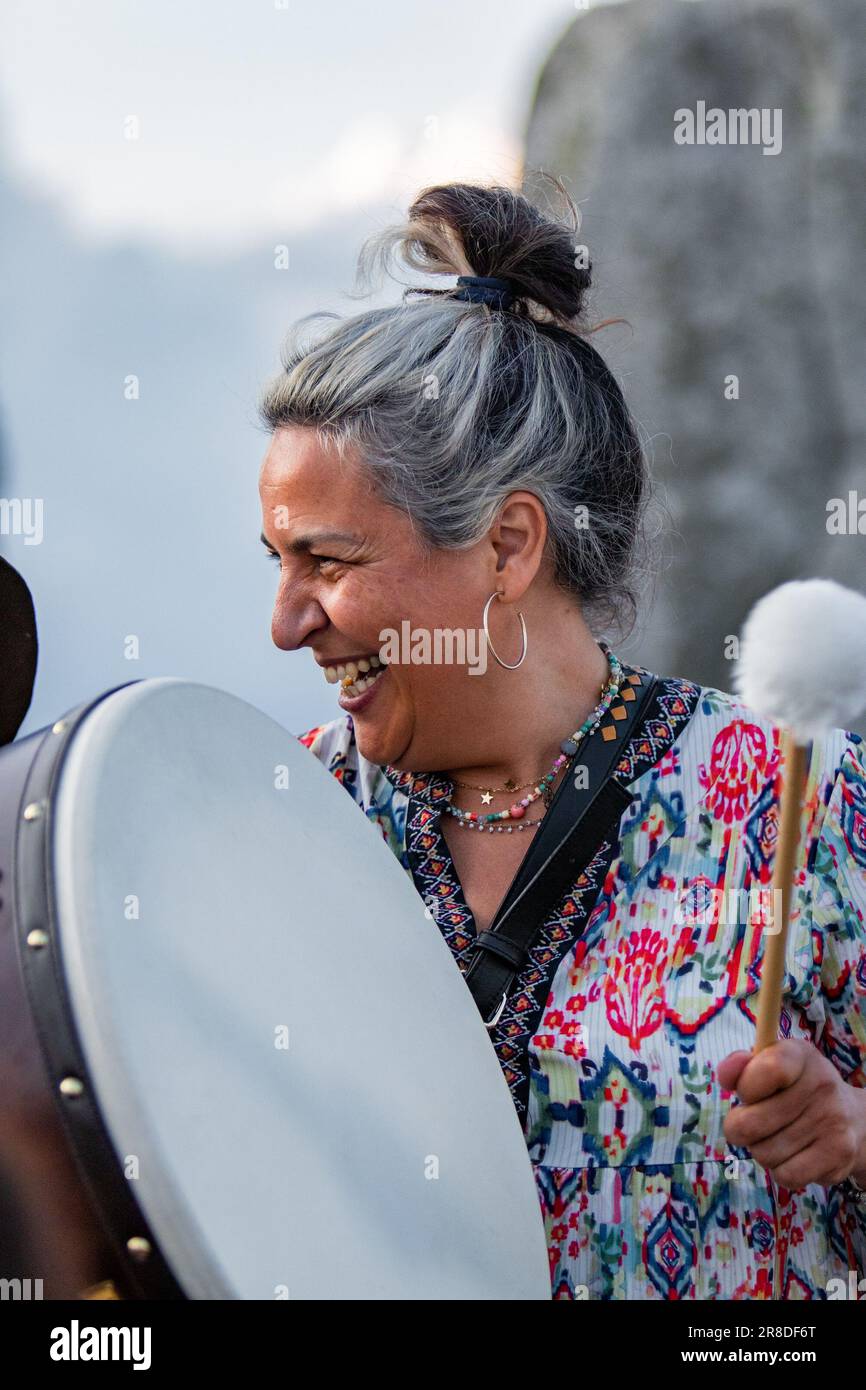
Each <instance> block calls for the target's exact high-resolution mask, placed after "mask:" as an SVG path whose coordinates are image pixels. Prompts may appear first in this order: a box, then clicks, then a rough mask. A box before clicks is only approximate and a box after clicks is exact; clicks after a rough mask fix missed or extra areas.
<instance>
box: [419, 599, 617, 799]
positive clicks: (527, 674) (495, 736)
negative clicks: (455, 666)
mask: <svg viewBox="0 0 866 1390" xmlns="http://www.w3.org/2000/svg"><path fill="white" fill-rule="evenodd" d="M563 635H564V634H557V633H555V632H552V631H551V630H550V629H549V628H548V629H547V630H546V632H545V638H546V640H545V643H544V647H545V650H540V649H539V644H536V647H535V651H534V652H532V653H531V654H530V655H528V656H527V663H528V662H529V661H530V660H531V661H532V666H531V667H529V668H528V669H527V670H525V671H524V669H523V668H522V667H520V668H518V670H517V671H515V672H510V671H505V670H501V669H498V668H497V671H496V675H497V677H498V679H497V681H496V695H495V696H494V695H493V691H491V697H492V698H491V709H490V711H489V716H490V717H489V722H487V724H486V731H485V737H484V739H483V740H482V744H487V745H489V748H490V756H489V758H486V757H485V756H484V752H485V751H486V750H482V752H481V754H480V756H479V754H478V753H475V756H474V757H471V756H467V759H466V761H465V762H461V763H460V764H459V765H455V766H453V767H449V768H448V769H447V770H446V771H445V776H447V777H449V778H450V779H451V780H452V781H456V782H463V783H467V782H468V783H472V784H474V785H475V786H483V787H491V788H492V787H503V786H504V785H505V783H506V782H510V783H512V784H514V786H516V787H519V786H523V785H524V784H526V783H534V782H535V781H536V780H537V779H538V778H539V777H540V776H541V775H543V774H545V773H546V772H548V771H549V770H550V768H551V766H552V764H553V762H554V760H555V759H556V758H557V757H558V755H559V753H560V751H561V750H560V745H561V744H562V742H563V740H564V739H566V738H569V737H570V736H571V735H572V734H573V733H574V732H575V731H576V730H577V729H578V728H579V727H580V725H581V724H582V723H583V721H584V720H585V719H586V718H587V716H588V715H590V714H591V713H592V711H593V710H594V709H595V707H596V705H597V704H598V702H599V700H600V699H601V690H602V686H603V685H604V684H605V683H606V681H607V679H608V676H609V671H610V668H609V665H608V661H607V657H606V656H605V654H604V652H603V651H602V650H601V648H600V647H599V645H598V643H597V642H596V640H595V638H594V637H593V636H592V634H591V633H590V631H589V629H588V628H587V627H586V626H585V624H584V623H583V621H582V620H581V621H580V626H579V629H578V632H577V633H576V634H575V633H574V632H573V631H572V632H571V633H569V635H568V640H566V641H563V640H561V639H562V637H563ZM558 638H559V639H560V640H557V639H558ZM489 671H490V668H488V673H489ZM508 677H512V678H513V677H519V678H520V679H519V680H513V679H512V680H511V681H509V682H508V684H506V681H507V678H508ZM473 751H474V750H473ZM459 790H460V789H459V788H458V791H459ZM460 799H461V798H460V797H459V796H457V795H455V798H454V800H455V802H459V800H460ZM494 809H496V808H494Z"/></svg>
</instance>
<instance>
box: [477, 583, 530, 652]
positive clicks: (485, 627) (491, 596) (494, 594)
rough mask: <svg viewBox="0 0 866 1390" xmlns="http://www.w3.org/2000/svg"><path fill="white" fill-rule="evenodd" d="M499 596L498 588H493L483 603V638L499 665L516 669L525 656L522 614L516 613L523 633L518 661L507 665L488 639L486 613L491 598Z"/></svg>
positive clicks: (524, 629) (488, 609) (524, 626)
mask: <svg viewBox="0 0 866 1390" xmlns="http://www.w3.org/2000/svg"><path fill="white" fill-rule="evenodd" d="M501 597H502V595H501V594H500V592H499V590H498V589H495V590H494V591H493V593H492V594H491V595H490V597H489V599H488V600H487V602H486V603H485V605H484V618H483V619H482V622H483V625H484V636H485V638H486V640H487V645H488V647H489V648H490V650H491V651H492V653H493V656H494V658H495V660H496V661H498V662H499V665H500V666H504V667H505V669H506V671H516V670H517V668H518V666H522V665H523V661H524V658H525V656H526V623H525V622H524V620H523V614H522V613H518V615H517V616H518V618H519V619H520V631H521V633H522V635H523V651H522V652H521V653H520V659H519V660H518V661H515V662H514V664H513V666H509V664H508V662H507V661H503V660H502V658H501V657H499V656H497V655H496V648H495V647H494V645H493V643H492V642H491V640H490V629H489V627H488V626H487V614H488V613H489V612H490V605H491V603H492V602H493V600H494V599H495V598H501Z"/></svg>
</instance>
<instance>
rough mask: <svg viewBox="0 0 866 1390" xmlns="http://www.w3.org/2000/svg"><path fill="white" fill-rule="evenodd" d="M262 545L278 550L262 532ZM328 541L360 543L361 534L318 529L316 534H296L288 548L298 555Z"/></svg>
mask: <svg viewBox="0 0 866 1390" xmlns="http://www.w3.org/2000/svg"><path fill="white" fill-rule="evenodd" d="M259 539H260V540H261V542H262V545H264V546H267V548H268V550H276V546H274V545H272V544H271V542H270V541H269V540H268V538H267V536H266V535H265V533H264V531H263V532H262V534H261V536H260V538H259ZM327 541H348V542H349V544H350V545H360V544H361V539H360V537H359V536H353V535H351V534H350V533H349V532H348V531H318V532H316V533H315V534H314V535H312V534H311V535H307V536H296V537H295V539H294V540H293V541H289V543H288V545H287V546H286V549H287V550H288V551H290V552H291V553H292V554H294V555H297V554H299V553H300V552H301V551H305V550H311V549H312V547H313V546H314V545H323V544H325V542H327Z"/></svg>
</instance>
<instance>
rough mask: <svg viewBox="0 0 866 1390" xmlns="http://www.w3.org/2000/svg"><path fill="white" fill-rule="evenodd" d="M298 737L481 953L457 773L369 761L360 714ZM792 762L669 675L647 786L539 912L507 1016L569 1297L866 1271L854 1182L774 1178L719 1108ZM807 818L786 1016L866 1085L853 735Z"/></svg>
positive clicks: (788, 1029) (460, 953) (458, 956)
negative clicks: (462, 866)
mask: <svg viewBox="0 0 866 1390" xmlns="http://www.w3.org/2000/svg"><path fill="white" fill-rule="evenodd" d="M626 671H627V673H628V672H632V673H633V672H640V673H641V674H644V675H645V674H647V673H646V672H645V670H644V668H642V667H638V666H634V665H631V666H629V665H626ZM302 742H303V743H305V744H306V745H307V746H308V747H309V748H310V749H311V750H312V751H313V753H314V754H316V756H317V757H318V758H320V759H321V761H322V762H323V764H324V765H325V767H327V768H328V769H329V770H330V771H331V772H332V773H333V774H334V776H335V777H337V778H338V780H339V781H340V782H342V784H343V786H344V787H345V788H346V790H347V792H348V793H349V794H350V796H352V798H353V799H354V800H355V801H356V802H357V804H358V805H359V807H360V808H361V809H362V810H363V811H364V814H365V815H366V816H367V817H368V819H369V820H371V821H372V822H373V823H374V824H375V825H376V826H378V828H379V830H380V832H381V834H382V835H383V836H384V838H385V840H386V842H387V843H388V845H389V846H390V847H391V849H392V850H393V851H394V853H395V855H396V856H397V857H398V859H399V860H400V863H401V864H402V865H403V867H404V868H405V869H406V870H407V872H408V873H409V874H410V876H411V878H412V881H413V883H414V885H415V887H416V888H417V889H418V892H419V893H420V894H421V895H422V896H423V897H424V899H425V900H426V902H427V903H428V905H429V906H430V907H431V909H432V914H433V917H434V920H435V922H436V923H437V924H438V927H439V930H440V931H441V932H442V935H443V937H444V938H445V940H446V942H447V943H448V946H449V947H450V949H451V951H452V953H453V955H454V957H455V960H456V962H457V964H458V966H459V967H460V968H461V969H463V970H465V969H466V967H467V965H468V963H469V961H470V960H471V958H472V954H473V938H474V935H475V926H474V922H473V918H472V914H471V912H470V910H469V907H468V906H467V903H466V900H465V898H464V895H463V892H462V889H461V886H460V882H459V880H458V878H457V874H456V872H455V869H454V865H453V862H452V860H451V857H450V855H449V852H448V847H447V845H446V843H445V839H444V836H443V834H442V831H441V827H440V819H441V814H442V812H441V806H442V802H443V801H444V800H445V799H446V798H447V797H448V796H449V794H450V790H451V787H450V783H449V781H448V780H447V778H445V777H444V776H442V775H441V774H438V773H432V774H431V773H427V774H419V773H411V772H398V771H396V770H395V769H393V768H381V767H378V766H376V765H374V764H371V763H369V762H367V761H366V759H364V758H363V757H361V756H360V754H359V752H358V749H357V746H356V744H355V739H354V733H353V728H352V721H351V718H350V717H348V716H343V717H342V718H339V719H336V720H334V721H333V722H331V723H328V724H325V725H322V726H321V727H319V728H316V729H312V730H310V731H309V732H308V733H306V734H304V735H303V736H302ZM779 766H780V737H779V730H778V728H776V727H774V726H773V725H772V724H771V723H769V722H767V721H764V720H762V719H760V718H758V717H756V716H755V714H754V713H753V712H752V711H751V710H749V709H747V708H746V707H745V706H744V705H742V704H740V703H738V702H737V700H736V699H735V698H734V697H732V696H731V695H727V694H725V693H723V692H722V691H719V690H715V689H711V688H707V687H701V686H698V685H695V684H693V683H691V682H689V681H687V680H681V679H677V678H662V679H660V681H659V683H658V685H657V687H656V690H655V693H654V695H653V696H652V697H651V708H650V710H649V713H648V716H647V718H646V719H645V720H644V721H643V723H642V726H641V728H640V729H639V730H638V731H637V732H636V733H635V734H634V735H633V736H632V738H631V740H630V742H628V743H627V744H626V745H625V746H624V748H623V752H622V756H621V758H620V761H619V763H618V764H617V767H616V769H615V775H616V777H617V778H618V780H620V781H621V782H622V783H623V785H624V786H626V787H627V789H628V791H629V792H630V793H631V795H632V801H631V805H630V807H627V808H626V810H625V812H624V813H623V815H622V818H621V820H620V822H619V826H618V828H617V832H616V834H615V835H611V836H610V837H609V839H608V840H606V841H605V842H603V843H602V845H601V846H600V847H599V849H598V851H597V853H596V854H595V857H594V858H593V859H592V860H591V862H590V863H589V865H588V867H587V868H586V870H585V871H584V872H583V873H582V874H581V875H580V877H579V878H578V880H577V882H576V883H575V884H574V885H573V887H572V889H571V891H570V892H569V893H568V894H567V895H566V896H565V897H563V899H562V900H561V901H560V903H559V904H558V906H557V907H556V908H555V909H554V910H553V911H552V912H551V913H550V915H549V916H548V917H547V919H546V920H545V922H544V923H543V926H542V927H541V929H540V931H539V932H538V933H537V935H536V938H535V941H534V944H533V947H532V950H531V953H530V958H529V961H528V964H527V965H526V967H525V969H524V970H523V972H522V974H521V975H520V976H519V977H518V979H517V981H516V982H515V985H514V988H513V989H512V991H511V995H510V997H509V1000H508V1004H507V1007H506V1009H505V1010H504V1012H503V1014H502V1016H501V1018H500V1020H499V1023H498V1025H497V1026H496V1027H495V1029H493V1030H492V1031H491V1034H490V1036H491V1040H492V1043H493V1046H494V1048H495V1050H496V1053H497V1055H498V1057H499V1061H500V1063H501V1066H502V1070H503V1072H504V1075H505V1078H506V1081H507V1082H508V1086H509V1088H510V1091H511V1095H512V1098H513V1100H514V1105H515V1107H516V1109H517V1113H518V1116H519V1117H520V1120H521V1123H522V1125H523V1128H524V1133H525V1136H526V1142H527V1145H528V1148H529V1155H530V1158H531V1161H532V1165H533V1171H534V1174H535V1180H536V1186H537V1190H538V1196H539V1200H540V1203H541V1210H542V1214H543V1217H544V1223H545V1229H546V1234H547V1243H548V1250H549V1257H550V1277H551V1290H552V1296H553V1298H556V1299H582V1298H591V1299H684V1298H691V1299H761V1298H776V1297H779V1296H781V1297H782V1298H790V1299H809V1298H817V1299H826V1298H828V1297H839V1296H843V1295H840V1294H839V1292H838V1289H839V1285H830V1283H829V1281H830V1280H834V1279H835V1280H842V1281H844V1284H845V1286H846V1288H849V1287H850V1280H851V1277H852V1276H851V1274H850V1271H856V1274H857V1278H863V1277H864V1276H866V1213H864V1212H863V1211H862V1210H859V1209H858V1208H857V1207H856V1206H855V1204H854V1203H853V1202H852V1201H850V1199H847V1198H846V1196H845V1189H844V1187H843V1186H842V1185H839V1186H834V1187H829V1188H825V1187H822V1186H818V1185H817V1184H812V1185H810V1186H809V1187H807V1188H805V1189H804V1190H802V1191H799V1192H790V1191H788V1190H787V1189H785V1188H781V1187H776V1185H775V1184H774V1183H773V1181H772V1179H771V1178H770V1175H769V1173H768V1172H767V1171H766V1170H764V1169H763V1168H761V1167H760V1166H759V1165H758V1164H756V1163H755V1162H754V1161H753V1160H751V1159H750V1158H749V1155H748V1153H747V1151H746V1150H745V1149H734V1148H732V1147H731V1146H730V1145H729V1144H728V1143H727V1142H726V1140H725V1137H724V1135H723V1132H722V1123H723V1120H724V1117H725V1115H726V1113H727V1111H728V1109H729V1107H730V1105H731V1103H732V1101H733V1097H732V1096H731V1094H730V1092H728V1091H725V1090H723V1089H722V1087H721V1086H720V1085H719V1082H718V1080H717V1069H718V1065H719V1063H720V1062H721V1060H722V1058H724V1057H726V1056H727V1055H728V1053H730V1052H733V1051H735V1050H737V1049H740V1048H745V1049H751V1047H752V1045H753V1042H754V1027H755V995H756V991H757V989H758V984H759V980H760V965H761V955H762V922H763V920H764V917H763V914H764V912H765V910H766V908H767V906H768V899H767V892H768V888H769V884H770V880H771V871H772V857H773V847H774V841H775V836H776V828H777V809H778V791H779V785H778V780H777V779H778V771H779ZM801 831H802V833H801V851H802V853H801V858H800V861H799V869H798V873H797V877H796V883H795V891H794V897H793V901H792V917H791V922H790V928H789V940H788V954H787V979H786V992H785V997H784V1001H783V1011H782V1032H783V1034H784V1036H785V1037H792V1038H799V1039H811V1040H812V1041H813V1042H814V1044H815V1045H816V1046H817V1047H818V1048H820V1049H821V1051H822V1052H823V1053H824V1054H825V1055H826V1056H827V1057H828V1058H829V1059H830V1060H831V1061H832V1062H833V1064H834V1065H835V1066H836V1067H837V1068H838V1070H839V1072H840V1073H841V1075H842V1076H843V1078H845V1079H846V1080H847V1081H848V1082H849V1083H850V1084H852V1085H855V1086H860V1087H862V1086H866V772H864V757H863V745H862V740H861V739H860V737H859V735H857V734H853V733H847V732H845V731H843V730H841V729H834V730H832V731H831V732H830V733H829V734H828V735H826V736H825V737H822V738H821V739H816V740H815V741H814V743H813V744H811V745H810V747H809V756H808V782H807V786H806V799H805V805H804V808H803V814H802V822H801ZM762 890H763V891H762ZM780 1290H781V1293H780V1292H779V1291H780Z"/></svg>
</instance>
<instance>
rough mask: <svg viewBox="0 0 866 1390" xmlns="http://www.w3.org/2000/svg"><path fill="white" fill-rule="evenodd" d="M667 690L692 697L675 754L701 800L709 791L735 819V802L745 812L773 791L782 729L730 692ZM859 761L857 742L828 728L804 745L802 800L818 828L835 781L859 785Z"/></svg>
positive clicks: (695, 686) (694, 686)
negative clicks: (725, 804)
mask: <svg viewBox="0 0 866 1390" xmlns="http://www.w3.org/2000/svg"><path fill="white" fill-rule="evenodd" d="M672 684H673V685H674V687H676V686H677V685H678V684H686V685H688V687H689V689H690V690H693V691H694V705H693V711H692V717H691V718H690V720H689V722H688V724H687V726H686V728H685V729H684V731H683V732H682V734H681V736H680V739H679V741H678V745H677V751H678V754H679V756H680V758H681V759H683V760H684V761H686V762H687V763H690V764H691V766H692V767H693V770H694V774H695V777H696V780H697V783H698V784H699V786H700V788H701V790H702V792H703V794H704V795H712V794H713V791H714V790H715V794H716V796H717V797H722V798H725V799H730V801H731V803H732V804H731V806H730V808H729V809H730V810H732V811H734V814H733V817H732V818H733V819H738V818H739V817H738V816H737V815H736V810H735V808H734V805H733V803H734V802H735V801H737V800H739V801H740V803H741V807H742V809H746V807H747V806H748V804H749V803H753V802H754V801H755V800H757V799H758V798H759V797H760V796H761V795H762V793H765V792H766V790H767V788H768V786H772V787H775V784H776V782H777V776H778V773H779V771H780V770H781V764H782V756H783V754H782V732H783V731H782V727H781V725H778V724H776V723H774V722H773V720H771V719H769V718H767V717H766V716H764V715H761V714H759V713H758V712H757V711H756V710H754V709H752V708H751V707H750V706H749V705H747V704H745V703H744V702H743V700H742V699H740V697H739V696H737V695H735V694H733V693H731V692H730V691H727V690H722V689H719V688H717V687H715V686H709V685H698V684H697V683H695V682H686V683H683V682H678V681H674V682H672ZM864 761H866V758H864V743H863V739H862V737H861V735H860V734H858V733H855V732H853V731H851V730H848V729H842V728H830V729H827V730H825V731H824V732H823V733H821V734H819V735H816V736H815V737H814V738H812V739H810V740H809V742H808V743H807V744H806V766H807V774H806V787H805V800H806V802H807V803H809V804H811V805H812V807H813V808H814V810H815V811H816V812H817V821H818V822H820V820H821V818H822V814H823V811H824V810H825V809H826V806H827V803H828V802H829V800H830V797H831V795H832V793H833V790H834V787H835V786H836V784H837V783H838V781H839V779H840V778H845V776H846V775H847V776H849V777H851V778H853V779H854V780H855V781H857V780H862V778H863V776H864V772H863V768H864ZM812 829H813V831H814V830H815V829H817V825H816V824H814V823H813V826H812Z"/></svg>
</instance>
